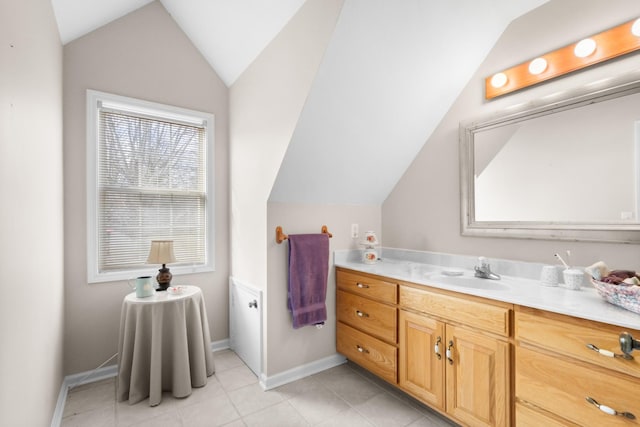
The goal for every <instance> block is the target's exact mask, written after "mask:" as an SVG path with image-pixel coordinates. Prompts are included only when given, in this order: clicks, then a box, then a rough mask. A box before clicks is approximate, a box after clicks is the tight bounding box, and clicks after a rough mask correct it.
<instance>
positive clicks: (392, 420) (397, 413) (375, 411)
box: [355, 393, 422, 427]
mask: <svg viewBox="0 0 640 427" xmlns="http://www.w3.org/2000/svg"><path fill="white" fill-rule="evenodd" d="M355 409H356V410H357V411H358V412H359V413H361V414H362V415H363V416H364V417H365V418H367V420H369V421H370V422H371V423H373V424H374V425H376V426H381V427H382V426H384V427H401V426H406V425H409V424H411V423H412V422H414V421H416V420H418V419H420V418H422V414H420V412H418V411H417V410H416V409H414V408H412V407H411V406H409V405H407V404H406V403H404V402H402V401H400V400H398V399H397V398H396V397H394V396H392V395H390V394H388V393H381V394H378V395H376V396H374V397H373V398H371V399H369V400H368V401H366V402H364V403H362V404H360V405H357V406H356V407H355Z"/></svg>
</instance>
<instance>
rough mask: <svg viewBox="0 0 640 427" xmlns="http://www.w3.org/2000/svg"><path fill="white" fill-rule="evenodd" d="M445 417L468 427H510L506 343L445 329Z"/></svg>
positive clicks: (475, 334)
mask: <svg viewBox="0 0 640 427" xmlns="http://www.w3.org/2000/svg"><path fill="white" fill-rule="evenodd" d="M445 345H446V347H447V349H450V359H448V360H447V361H446V378H447V388H446V390H447V413H449V414H450V415H452V416H453V417H455V418H457V419H459V420H460V421H462V422H463V423H464V424H468V425H470V426H508V425H510V412H511V406H510V403H509V402H510V401H511V399H510V396H511V393H510V380H509V365H510V357H509V343H507V342H503V341H500V340H497V339H495V338H491V337H488V336H485V335H481V334H479V333H476V332H472V331H469V330H467V329H464V328H461V327H455V326H451V325H447V326H446V343H445Z"/></svg>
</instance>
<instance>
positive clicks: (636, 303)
mask: <svg viewBox="0 0 640 427" xmlns="http://www.w3.org/2000/svg"><path fill="white" fill-rule="evenodd" d="M591 283H593V286H594V287H595V288H596V290H597V291H598V293H599V294H600V296H601V297H602V298H604V299H605V300H607V301H608V302H610V303H611V304H615V305H617V306H619V307H622V308H624V309H627V310H629V311H633V312H634V313H638V314H640V286H637V285H627V284H625V283H622V284H620V285H612V284H611V283H605V282H600V281H597V280H594V279H591Z"/></svg>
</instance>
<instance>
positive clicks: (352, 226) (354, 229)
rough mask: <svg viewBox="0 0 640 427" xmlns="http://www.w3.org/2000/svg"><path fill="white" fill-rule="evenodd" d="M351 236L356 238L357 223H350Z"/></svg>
mask: <svg viewBox="0 0 640 427" xmlns="http://www.w3.org/2000/svg"><path fill="white" fill-rule="evenodd" d="M351 238H352V239H357V238H358V224H351Z"/></svg>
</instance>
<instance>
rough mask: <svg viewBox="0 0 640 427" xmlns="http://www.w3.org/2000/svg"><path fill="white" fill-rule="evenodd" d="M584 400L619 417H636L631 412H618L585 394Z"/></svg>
mask: <svg viewBox="0 0 640 427" xmlns="http://www.w3.org/2000/svg"><path fill="white" fill-rule="evenodd" d="M586 400H587V402H589V403H591V404H592V405H593V406H595V407H596V408H598V409H600V410H601V411H602V412H604V413H605V414H609V415H620V416H621V417H625V418H628V419H630V420H635V419H636V416H635V415H633V414H632V413H631V412H618V411H616V410H615V409H613V408H611V407H609V406H606V405H601V404H599V403H598V402H597V401H596V400H595V399H594V398H593V397H589V396H587V397H586Z"/></svg>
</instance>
